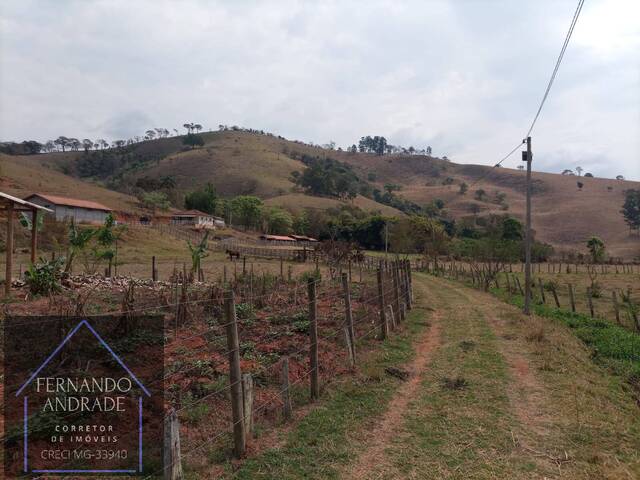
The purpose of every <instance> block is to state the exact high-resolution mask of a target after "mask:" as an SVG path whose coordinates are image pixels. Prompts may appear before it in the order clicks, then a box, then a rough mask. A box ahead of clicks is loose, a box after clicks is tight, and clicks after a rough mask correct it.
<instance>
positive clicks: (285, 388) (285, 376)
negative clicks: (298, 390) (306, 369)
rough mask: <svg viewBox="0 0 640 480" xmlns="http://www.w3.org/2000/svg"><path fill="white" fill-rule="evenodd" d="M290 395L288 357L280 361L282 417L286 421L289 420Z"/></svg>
mask: <svg viewBox="0 0 640 480" xmlns="http://www.w3.org/2000/svg"><path fill="white" fill-rule="evenodd" d="M292 411H293V409H292V408H291V394H290V392H289V357H284V358H283V359H282V415H283V417H284V419H285V421H286V420H290V419H291V415H292Z"/></svg>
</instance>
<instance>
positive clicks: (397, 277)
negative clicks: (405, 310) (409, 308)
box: [391, 262, 404, 324]
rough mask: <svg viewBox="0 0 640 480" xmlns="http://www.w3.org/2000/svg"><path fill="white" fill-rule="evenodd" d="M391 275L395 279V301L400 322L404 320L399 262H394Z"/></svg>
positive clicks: (396, 316)
mask: <svg viewBox="0 0 640 480" xmlns="http://www.w3.org/2000/svg"><path fill="white" fill-rule="evenodd" d="M391 277H392V280H393V303H394V307H395V308H394V310H395V318H396V321H397V323H398V324H399V323H400V322H402V321H403V320H404V318H403V317H402V312H401V311H400V275H399V274H398V262H393V264H392V266H391Z"/></svg>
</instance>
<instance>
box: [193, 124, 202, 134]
mask: <svg viewBox="0 0 640 480" xmlns="http://www.w3.org/2000/svg"><path fill="white" fill-rule="evenodd" d="M192 125H193V124H192ZM193 129H194V130H195V131H196V132H200V130H202V125H200V124H199V123H196V124H195V125H193Z"/></svg>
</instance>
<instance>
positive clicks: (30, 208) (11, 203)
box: [0, 192, 51, 297]
mask: <svg viewBox="0 0 640 480" xmlns="http://www.w3.org/2000/svg"><path fill="white" fill-rule="evenodd" d="M0 203H2V210H3V211H4V212H5V214H6V216H7V244H6V245H5V248H6V270H5V276H4V294H5V296H7V297H8V296H9V294H10V293H11V274H12V270H13V227H14V223H15V213H16V212H31V218H32V219H33V220H36V213H37V212H38V211H40V212H42V213H44V212H51V210H49V209H48V208H46V207H43V206H41V205H37V204H35V203H31V202H27V201H26V200H21V199H20V198H16V197H12V196H11V195H7V194H6V193H2V192H0ZM37 225H38V222H37V221H32V222H31V263H35V261H36V253H37V250H38V230H37Z"/></svg>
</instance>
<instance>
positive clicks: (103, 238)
mask: <svg viewBox="0 0 640 480" xmlns="http://www.w3.org/2000/svg"><path fill="white" fill-rule="evenodd" d="M115 224H116V222H115V218H114V216H113V214H112V213H109V214H108V215H107V218H105V220H104V225H102V226H101V227H100V228H98V229H97V230H96V233H95V237H96V242H97V246H96V247H95V248H94V249H93V250H94V252H93V254H94V256H95V258H96V259H97V260H106V261H107V262H108V264H109V275H111V268H112V267H113V261H114V259H115V257H116V251H115V250H114V248H113V244H114V243H115V241H116V240H117V239H118V238H119V237H120V234H121V233H122V231H123V228H126V226H122V227H116V226H115Z"/></svg>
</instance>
